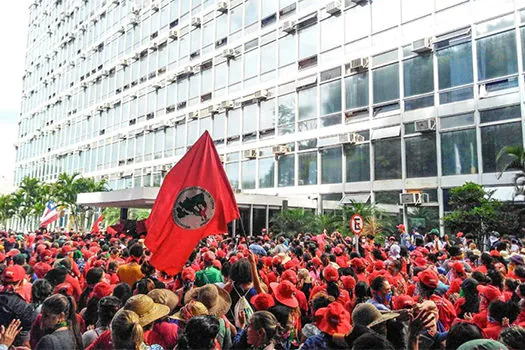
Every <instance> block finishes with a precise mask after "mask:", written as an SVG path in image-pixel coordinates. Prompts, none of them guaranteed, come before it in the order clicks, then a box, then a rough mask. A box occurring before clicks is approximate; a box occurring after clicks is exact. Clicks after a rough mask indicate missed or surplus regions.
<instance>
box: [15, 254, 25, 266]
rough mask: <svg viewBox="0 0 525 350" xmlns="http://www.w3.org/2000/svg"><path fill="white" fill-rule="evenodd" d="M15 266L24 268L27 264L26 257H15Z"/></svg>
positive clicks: (21, 255) (20, 255)
mask: <svg viewBox="0 0 525 350" xmlns="http://www.w3.org/2000/svg"><path fill="white" fill-rule="evenodd" d="M13 264H15V265H20V266H24V265H25V264H26V256H25V255H24V254H17V255H15V256H14V257H13Z"/></svg>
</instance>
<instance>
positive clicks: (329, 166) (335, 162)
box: [321, 147, 343, 184]
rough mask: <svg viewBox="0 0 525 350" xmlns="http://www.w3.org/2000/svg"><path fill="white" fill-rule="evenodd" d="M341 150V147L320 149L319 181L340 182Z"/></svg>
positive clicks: (341, 168)
mask: <svg viewBox="0 0 525 350" xmlns="http://www.w3.org/2000/svg"><path fill="white" fill-rule="evenodd" d="M342 154H343V151H342V148H341V147H337V148H329V149H323V150H322V151H321V167H322V169H321V183H323V184H333V183H341V182H342V171H343V158H342V157H343V156H342Z"/></svg>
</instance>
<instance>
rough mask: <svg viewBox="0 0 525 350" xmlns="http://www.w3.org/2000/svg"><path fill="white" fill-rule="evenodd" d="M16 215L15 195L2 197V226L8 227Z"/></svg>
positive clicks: (0, 214) (0, 202)
mask: <svg viewBox="0 0 525 350" xmlns="http://www.w3.org/2000/svg"><path fill="white" fill-rule="evenodd" d="M14 215H15V208H14V195H13V194H6V195H3V196H0V224H3V225H4V227H6V226H7V220H9V219H11V218H12V217H13V216H14Z"/></svg>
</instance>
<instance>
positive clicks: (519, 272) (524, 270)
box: [514, 265, 525, 278]
mask: <svg viewBox="0 0 525 350" xmlns="http://www.w3.org/2000/svg"><path fill="white" fill-rule="evenodd" d="M514 274H515V275H516V276H518V277H519V278H525V266H521V265H520V266H516V268H515V269H514Z"/></svg>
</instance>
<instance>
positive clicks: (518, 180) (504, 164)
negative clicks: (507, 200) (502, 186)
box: [496, 145, 525, 196]
mask: <svg viewBox="0 0 525 350" xmlns="http://www.w3.org/2000/svg"><path fill="white" fill-rule="evenodd" d="M496 159H497V164H498V167H499V169H500V174H499V177H498V178H501V176H502V175H503V173H504V172H506V171H517V173H516V174H515V175H514V196H517V195H523V194H525V149H523V147H522V146H520V145H515V146H505V147H503V148H502V149H501V151H500V152H499V154H498V157H497V158H496Z"/></svg>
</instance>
